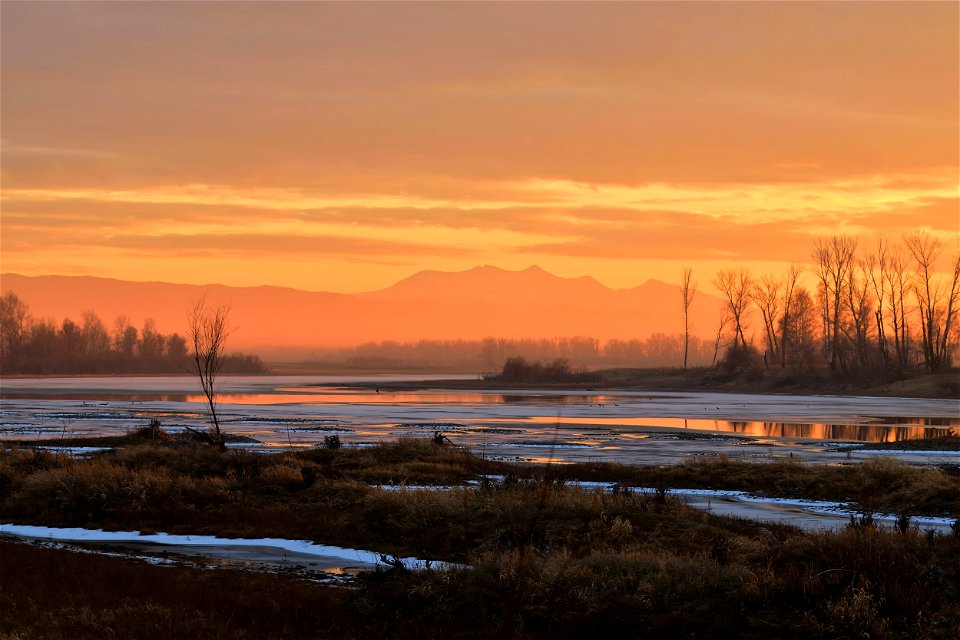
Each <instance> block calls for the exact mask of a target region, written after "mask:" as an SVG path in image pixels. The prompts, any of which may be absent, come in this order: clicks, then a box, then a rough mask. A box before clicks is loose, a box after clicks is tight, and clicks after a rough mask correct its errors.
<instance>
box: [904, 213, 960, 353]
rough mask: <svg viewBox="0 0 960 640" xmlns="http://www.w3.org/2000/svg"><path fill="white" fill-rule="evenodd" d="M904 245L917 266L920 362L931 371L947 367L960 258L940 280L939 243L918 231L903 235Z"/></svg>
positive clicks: (959, 282) (959, 297) (958, 292)
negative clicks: (921, 348) (948, 274)
mask: <svg viewBox="0 0 960 640" xmlns="http://www.w3.org/2000/svg"><path fill="white" fill-rule="evenodd" d="M903 241H904V244H905V245H906V246H907V249H908V250H909V251H910V253H911V255H913V259H914V261H915V262H916V265H917V273H916V282H915V284H914V288H913V291H914V295H915V296H916V298H917V306H918V307H919V311H920V329H921V339H922V341H923V359H924V362H925V363H926V366H927V368H928V369H930V370H931V371H940V370H941V369H944V368H946V367H948V366H950V354H949V351H948V348H947V347H948V343H949V336H950V328H951V324H952V323H953V322H954V314H955V313H956V311H957V306H958V302H960V289H958V285H960V256H957V257H956V258H955V259H954V261H953V265H952V267H953V273H952V274H951V276H949V277H947V278H944V277H942V276H941V275H938V274H937V273H936V262H937V258H938V257H939V256H940V252H941V250H942V247H941V245H940V241H939V240H936V239H934V238H931V237H930V236H929V235H928V234H927V233H926V232H923V231H920V232H917V233H914V234H912V235H909V236H906V237H905V238H904V239H903Z"/></svg>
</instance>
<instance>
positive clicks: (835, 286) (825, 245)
mask: <svg viewBox="0 0 960 640" xmlns="http://www.w3.org/2000/svg"><path fill="white" fill-rule="evenodd" d="M856 250H857V241H856V240H854V239H853V238H850V237H849V236H833V237H832V238H830V240H827V241H824V240H818V241H817V244H816V249H815V250H814V252H813V258H814V272H815V273H816V274H817V278H818V279H819V280H820V294H821V296H822V300H821V304H822V306H821V310H822V313H821V316H822V318H823V339H824V347H825V349H826V351H827V352H828V353H829V354H830V368H831V369H833V370H836V368H837V359H838V357H839V348H840V319H841V316H842V306H841V304H842V302H843V297H844V296H843V293H844V289H845V288H846V286H847V284H848V281H849V278H850V269H851V266H852V264H853V255H854V253H855V252H856Z"/></svg>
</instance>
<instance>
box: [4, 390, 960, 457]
mask: <svg viewBox="0 0 960 640" xmlns="http://www.w3.org/2000/svg"><path fill="white" fill-rule="evenodd" d="M440 378H443V379H448V380H449V379H455V378H456V379H460V380H470V379H475V376H451V375H449V374H446V375H443V376H437V377H436V378H435V380H436V379H440ZM419 380H425V382H424V384H423V385H422V388H420V389H416V390H409V391H408V390H404V391H398V392H394V391H391V390H389V389H387V388H386V387H383V388H380V385H383V384H385V383H388V382H394V381H405V382H410V381H419ZM358 385H360V386H358ZM437 387H439V385H437V384H436V382H435V381H434V382H433V387H432V386H431V381H430V380H429V379H428V378H427V377H425V376H423V375H415V376H397V375H394V376H352V377H349V376H337V377H332V376H243V377H241V376H237V377H230V378H225V379H224V384H223V385H222V388H221V392H220V396H219V400H220V410H221V414H222V416H223V424H224V428H225V430H226V431H227V432H229V433H236V434H241V435H246V436H249V437H251V438H254V439H255V440H256V441H257V443H258V444H255V445H253V446H254V447H255V448H260V449H264V450H282V449H284V448H295V447H306V446H314V445H316V444H318V443H321V442H323V440H324V438H325V437H327V436H329V435H332V434H336V435H337V436H338V437H339V438H340V439H341V441H342V442H344V443H345V444H354V445H360V446H362V445H368V444H371V443H375V442H378V441H381V440H384V439H387V440H391V439H395V438H397V437H431V436H433V434H434V433H435V432H436V431H442V432H443V433H444V434H445V435H446V436H447V437H448V438H449V439H450V440H451V441H452V442H454V443H456V444H459V445H463V446H468V447H470V448H471V449H473V450H474V451H476V452H477V453H480V454H481V455H484V456H489V457H497V458H502V459H511V460H525V461H531V462H555V463H561V462H572V461H585V460H605V461H619V462H626V463H634V464H650V463H669V462H676V461H678V460H682V459H684V458H686V457H689V456H691V455H719V454H724V455H728V456H731V457H737V458H749V459H772V458H777V457H787V456H791V457H792V456H794V455H797V456H801V457H805V458H808V459H811V460H813V461H818V462H826V461H830V460H832V459H839V458H840V457H845V458H850V457H851V454H850V453H845V452H844V449H845V446H844V445H848V444H853V443H863V442H870V443H881V442H895V441H900V440H907V439H915V438H930V437H936V436H942V435H948V434H957V433H960V402H958V401H956V400H929V399H907V398H872V397H871V398H867V397H835V396H789V395H758V394H728V393H700V392H693V393H671V392H659V391H658V392H653V393H651V392H642V391H626V390H624V391H619V390H604V391H603V392H602V393H598V392H592V391H566V390H564V391H557V390H547V389H540V390H537V389H533V390H509V391H507V390H495V389H483V390H470V389H467V390H459V389H457V390H451V389H442V388H437ZM198 391H199V390H198V386H197V382H196V380H195V379H194V378H192V377H189V376H118V377H78V378H17V379H5V380H2V381H0V402H2V409H0V440H5V441H11V440H13V441H16V440H23V439H38V438H43V439H49V440H52V441H55V440H56V439H58V438H62V437H65V436H80V435H91V436H92V435H107V434H116V433H122V432H124V431H126V430H130V429H134V428H138V427H142V426H144V425H146V424H147V422H149V421H150V420H151V419H158V420H160V422H161V423H162V424H163V426H164V428H166V429H168V430H171V431H175V430H178V429H184V428H186V427H191V428H203V427H204V426H206V424H207V418H206V415H205V413H204V411H203V398H202V396H200V395H199V393H198Z"/></svg>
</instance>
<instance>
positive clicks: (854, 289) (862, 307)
mask: <svg viewBox="0 0 960 640" xmlns="http://www.w3.org/2000/svg"><path fill="white" fill-rule="evenodd" d="M869 271H870V268H869V266H868V263H867V262H864V261H862V260H854V261H853V262H852V264H851V266H850V275H849V276H848V278H847V286H846V289H845V292H846V293H845V300H844V302H845V306H846V311H847V314H848V315H847V319H846V321H845V322H844V323H843V325H842V329H843V333H844V336H845V337H846V338H847V340H848V341H849V342H850V344H852V345H853V364H854V366H855V368H857V369H858V370H860V371H863V370H865V369H866V368H867V367H868V365H869V351H870V326H871V322H870V320H871V317H872V315H873V301H872V299H871V297H870V286H869Z"/></svg>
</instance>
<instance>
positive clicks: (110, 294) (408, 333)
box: [0, 266, 722, 357]
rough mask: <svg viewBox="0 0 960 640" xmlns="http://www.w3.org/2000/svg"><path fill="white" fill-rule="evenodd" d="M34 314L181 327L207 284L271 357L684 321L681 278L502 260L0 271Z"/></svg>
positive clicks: (699, 326)
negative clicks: (394, 277)
mask: <svg viewBox="0 0 960 640" xmlns="http://www.w3.org/2000/svg"><path fill="white" fill-rule="evenodd" d="M0 288H2V290H3V291H4V292H6V291H11V290H12V291H14V292H15V293H16V294H17V295H18V296H19V297H20V298H21V299H22V300H23V301H24V302H26V304H27V305H28V306H29V307H30V312H31V314H32V315H33V316H34V317H35V318H47V317H49V318H53V319H55V320H57V321H59V320H60V319H62V318H64V317H71V318H74V319H79V317H80V316H81V314H82V313H83V312H84V311H94V312H96V314H97V315H99V316H100V317H101V318H102V319H103V320H104V322H105V323H106V324H107V326H108V327H112V324H113V321H114V318H116V317H117V316H118V315H121V314H122V315H126V316H127V317H128V318H129V319H130V322H131V323H132V324H134V325H136V326H141V325H142V324H143V321H144V319H146V318H152V319H153V320H154V321H155V322H156V323H157V327H158V328H159V329H160V330H162V331H164V332H167V333H170V332H174V331H178V332H183V331H184V330H185V327H186V315H187V310H188V309H189V308H190V307H191V304H192V301H194V300H196V299H198V298H199V297H200V296H201V295H203V293H204V292H206V293H207V299H208V300H209V301H210V302H212V303H229V304H230V306H231V316H230V317H231V324H232V325H233V326H234V327H236V331H235V333H234V334H233V335H232V336H231V338H230V346H231V348H235V349H244V350H251V351H254V350H255V351H256V352H257V353H261V354H265V356H266V357H270V352H271V351H272V350H274V348H291V347H305V348H309V347H327V346H350V345H355V344H359V343H362V342H367V341H381V340H397V341H412V340H419V339H443V340H452V339H458V338H463V339H479V338H484V337H488V336H493V337H505V338H540V337H555V336H577V335H579V336H590V337H595V338H599V339H601V340H608V339H611V338H623V339H629V338H645V337H647V336H649V335H651V334H654V333H666V334H674V333H679V332H681V331H682V330H683V324H682V318H683V317H682V311H681V307H680V288H679V287H678V286H675V285H671V284H668V283H665V282H661V281H658V280H648V281H646V282H645V283H643V284H641V285H640V286H637V287H634V288H632V289H622V290H615V289H610V288H607V287H605V286H603V285H602V284H600V283H599V282H597V281H596V280H594V279H593V278H590V277H581V278H561V277H558V276H555V275H553V274H550V273H548V272H546V271H544V270H543V269H540V268H539V267H530V268H528V269H525V270H523V271H506V270H504V269H499V268H497V267H491V266H483V267H477V268H474V269H470V270H467V271H460V272H441V271H422V272H420V273H417V274H414V275H413V276H410V277H409V278H406V279H404V280H401V281H400V282H398V283H396V284H394V285H393V286H391V287H388V288H386V289H382V290H380V291H372V292H366V293H360V294H352V295H351V294H338V293H324V292H313V291H302V290H298V289H289V288H283V287H271V286H262V287H229V286H224V285H217V284H213V285H209V286H199V285H183V284H170V283H164V282H131V281H125V280H114V279H109V278H96V277H91V276H22V275H17V274H5V275H3V276H0ZM721 305H722V301H721V300H720V299H719V298H717V297H715V296H711V295H709V294H705V293H701V292H698V293H697V294H696V297H695V298H694V302H693V306H692V309H691V324H692V328H691V330H692V333H693V334H694V335H698V336H701V337H710V336H711V334H712V333H714V332H715V331H716V324H717V320H718V316H719V310H720V307H721Z"/></svg>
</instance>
